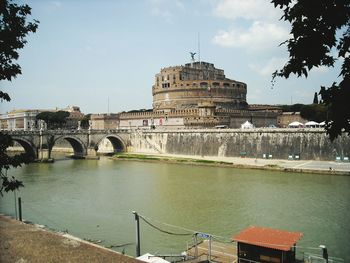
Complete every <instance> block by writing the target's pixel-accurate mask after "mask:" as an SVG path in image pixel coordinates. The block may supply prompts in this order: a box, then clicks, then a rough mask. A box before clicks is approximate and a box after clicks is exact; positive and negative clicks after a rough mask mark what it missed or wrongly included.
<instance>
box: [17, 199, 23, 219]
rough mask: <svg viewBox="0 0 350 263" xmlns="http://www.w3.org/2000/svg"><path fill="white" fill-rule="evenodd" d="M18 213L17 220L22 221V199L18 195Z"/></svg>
mask: <svg viewBox="0 0 350 263" xmlns="http://www.w3.org/2000/svg"><path fill="white" fill-rule="evenodd" d="M18 214H19V221H22V199H21V198H20V197H18Z"/></svg>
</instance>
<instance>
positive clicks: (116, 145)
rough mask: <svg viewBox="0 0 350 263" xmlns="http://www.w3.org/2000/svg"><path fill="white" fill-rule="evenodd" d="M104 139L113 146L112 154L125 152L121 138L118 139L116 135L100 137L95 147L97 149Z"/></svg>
mask: <svg viewBox="0 0 350 263" xmlns="http://www.w3.org/2000/svg"><path fill="white" fill-rule="evenodd" d="M104 139H108V140H109V141H110V142H111V144H112V146H113V151H114V153H117V152H124V151H126V144H125V142H124V141H123V139H122V138H120V137H119V136H118V135H116V134H107V135H106V136H104V137H102V138H101V139H100V140H99V141H98V142H97V143H96V146H97V148H98V146H99V145H100V143H101V142H102V141H103V140H104Z"/></svg>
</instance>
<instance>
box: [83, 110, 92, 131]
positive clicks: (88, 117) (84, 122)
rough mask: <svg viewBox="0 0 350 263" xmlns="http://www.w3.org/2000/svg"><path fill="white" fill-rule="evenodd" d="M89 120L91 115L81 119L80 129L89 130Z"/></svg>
mask: <svg viewBox="0 0 350 263" xmlns="http://www.w3.org/2000/svg"><path fill="white" fill-rule="evenodd" d="M90 120H91V114H86V115H84V117H83V118H82V119H81V123H80V125H81V128H83V129H87V128H89V121H90Z"/></svg>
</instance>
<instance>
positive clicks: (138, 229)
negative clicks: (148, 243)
mask: <svg viewBox="0 0 350 263" xmlns="http://www.w3.org/2000/svg"><path fill="white" fill-rule="evenodd" d="M132 213H133V214H134V215H135V221H136V257H139V256H141V248H140V218H139V215H138V214H137V212H135V211H132Z"/></svg>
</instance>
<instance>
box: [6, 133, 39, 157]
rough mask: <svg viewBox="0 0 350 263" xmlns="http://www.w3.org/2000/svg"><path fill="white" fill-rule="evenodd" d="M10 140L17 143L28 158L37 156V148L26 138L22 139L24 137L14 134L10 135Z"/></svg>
mask: <svg viewBox="0 0 350 263" xmlns="http://www.w3.org/2000/svg"><path fill="white" fill-rule="evenodd" d="M11 138H12V140H13V141H15V142H17V143H19V144H20V145H21V146H22V147H23V149H24V151H25V153H26V154H27V155H28V156H29V158H30V159H32V160H34V159H36V158H37V156H38V151H37V148H36V147H35V146H34V144H33V143H32V142H31V141H29V140H27V139H24V138H18V137H14V136H11Z"/></svg>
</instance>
